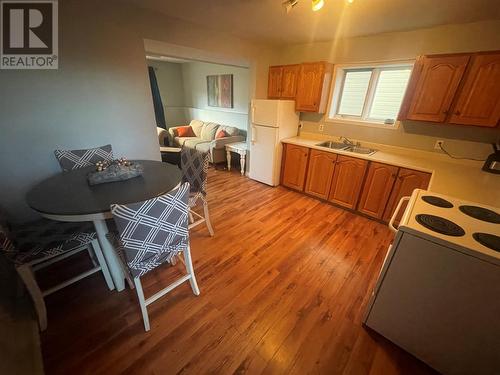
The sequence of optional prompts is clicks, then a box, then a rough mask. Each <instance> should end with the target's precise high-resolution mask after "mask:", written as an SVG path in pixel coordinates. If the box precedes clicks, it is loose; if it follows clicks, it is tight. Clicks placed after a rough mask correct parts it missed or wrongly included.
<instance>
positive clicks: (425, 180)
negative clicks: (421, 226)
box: [383, 168, 431, 222]
mask: <svg viewBox="0 0 500 375" xmlns="http://www.w3.org/2000/svg"><path fill="white" fill-rule="evenodd" d="M430 179H431V174H430V173H426V172H420V171H415V170H413V169H407V168H400V169H399V172H398V177H397V179H396V182H395V183H394V187H393V189H392V192H391V195H390V197H389V201H388V203H387V206H386V208H385V211H384V216H383V220H384V221H389V220H390V219H391V217H392V214H393V213H394V210H395V209H396V206H397V205H398V203H399V201H400V199H401V198H402V197H405V196H410V195H411V193H412V192H413V190H415V189H427V187H428V186H429V181H430ZM405 208H406V204H405V205H404V207H402V208H401V210H400V211H399V215H398V217H397V218H396V222H399V221H400V220H401V217H402V216H403V212H404V209H405Z"/></svg>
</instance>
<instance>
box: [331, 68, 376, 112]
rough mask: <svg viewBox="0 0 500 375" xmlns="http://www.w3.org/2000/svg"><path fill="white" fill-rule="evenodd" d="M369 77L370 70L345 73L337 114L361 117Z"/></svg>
mask: <svg viewBox="0 0 500 375" xmlns="http://www.w3.org/2000/svg"><path fill="white" fill-rule="evenodd" d="M371 76H372V71H371V70H354V71H346V73H345V79H344V87H343V90H342V96H341V98H340V105H339V111H338V113H339V114H341V115H347V116H361V114H362V112H363V106H364V104H365V98H366V93H367V92H368V85H369V84H370V78H371Z"/></svg>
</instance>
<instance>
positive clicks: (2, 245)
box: [0, 213, 15, 252]
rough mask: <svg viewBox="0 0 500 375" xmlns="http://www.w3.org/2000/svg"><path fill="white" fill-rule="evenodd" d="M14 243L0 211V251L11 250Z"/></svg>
mask: <svg viewBox="0 0 500 375" xmlns="http://www.w3.org/2000/svg"><path fill="white" fill-rule="evenodd" d="M13 251H15V249H14V244H13V243H12V240H11V235H10V228H9V225H8V224H7V221H6V220H5V218H4V217H3V215H2V213H0V252H13Z"/></svg>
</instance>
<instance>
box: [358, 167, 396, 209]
mask: <svg viewBox="0 0 500 375" xmlns="http://www.w3.org/2000/svg"><path fill="white" fill-rule="evenodd" d="M397 175H398V167H395V166H393V165H387V164H382V163H375V162H372V163H370V166H369V168H368V173H367V175H366V181H365V183H364V185H363V191H362V193H361V198H360V199H359V203H358V211H359V212H362V213H364V214H365V215H368V216H371V217H374V218H376V219H382V216H383V215H384V210H385V207H386V205H387V202H388V200H389V196H390V194H391V191H392V187H393V185H394V181H395V180H396V177H397Z"/></svg>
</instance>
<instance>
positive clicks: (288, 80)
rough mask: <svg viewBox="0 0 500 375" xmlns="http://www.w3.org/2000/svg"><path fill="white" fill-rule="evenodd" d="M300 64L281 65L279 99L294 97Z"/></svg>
mask: <svg viewBox="0 0 500 375" xmlns="http://www.w3.org/2000/svg"><path fill="white" fill-rule="evenodd" d="M299 71H300V65H299V64H297V65H285V66H283V75H282V78H281V96H280V97H281V99H295V96H296V94H297V83H298V80H299Z"/></svg>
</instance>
